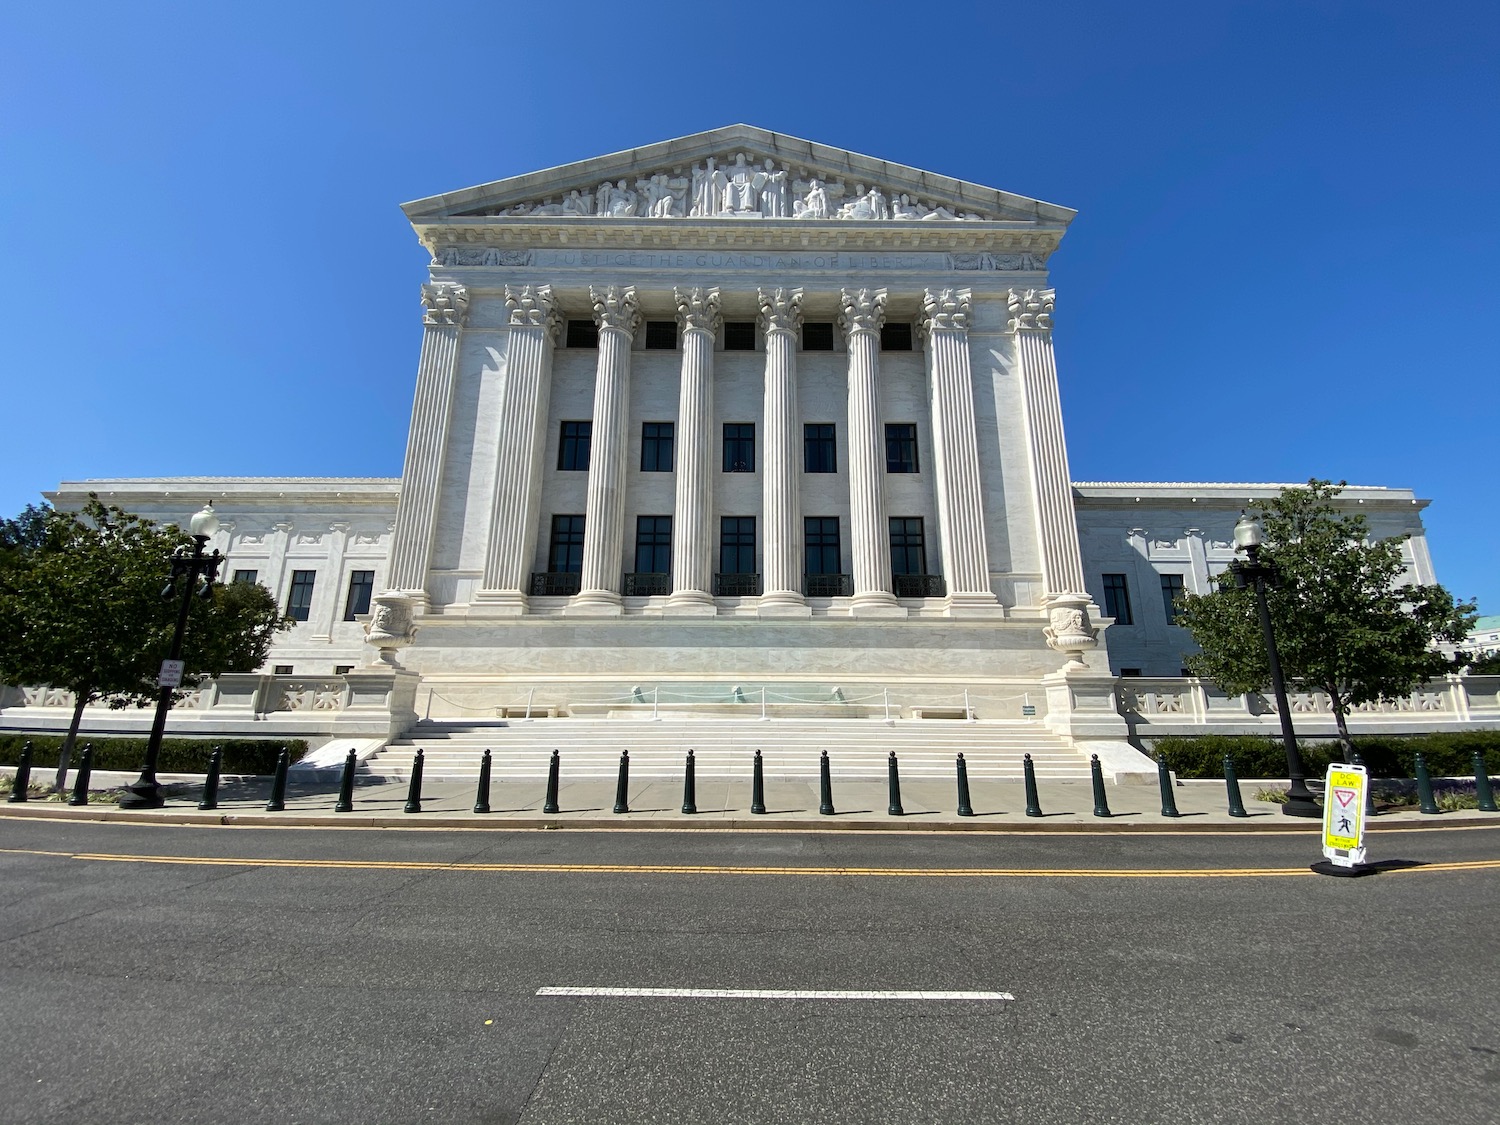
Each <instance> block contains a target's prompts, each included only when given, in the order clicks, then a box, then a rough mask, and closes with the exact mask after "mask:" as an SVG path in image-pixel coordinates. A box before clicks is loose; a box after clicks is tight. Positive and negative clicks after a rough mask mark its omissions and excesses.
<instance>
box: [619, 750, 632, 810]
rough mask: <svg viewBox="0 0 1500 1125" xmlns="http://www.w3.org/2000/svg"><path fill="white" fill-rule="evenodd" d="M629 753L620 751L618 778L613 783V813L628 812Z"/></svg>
mask: <svg viewBox="0 0 1500 1125" xmlns="http://www.w3.org/2000/svg"><path fill="white" fill-rule="evenodd" d="M629 798H630V751H629V750H621V751H620V776H619V778H618V779H617V780H616V781H615V812H617V813H628V812H629V811H630V799H629Z"/></svg>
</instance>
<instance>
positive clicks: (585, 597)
mask: <svg viewBox="0 0 1500 1125" xmlns="http://www.w3.org/2000/svg"><path fill="white" fill-rule="evenodd" d="M624 612H625V606H624V603H623V602H622V601H621V599H620V595H619V594H617V593H615V592H614V591H613V590H584V591H582V592H580V593H578V594H576V595H574V597H573V598H572V599H570V600H569V602H568V605H567V608H566V609H564V610H563V616H564V617H619V616H620V615H621V614H623V613H624Z"/></svg>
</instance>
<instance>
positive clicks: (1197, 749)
mask: <svg viewBox="0 0 1500 1125" xmlns="http://www.w3.org/2000/svg"><path fill="white" fill-rule="evenodd" d="M1297 747H1298V749H1299V750H1300V751H1301V752H1302V764H1303V766H1304V768H1305V769H1306V771H1307V776H1308V777H1322V776H1323V774H1324V773H1326V772H1327V770H1328V763H1329V762H1331V761H1342V760H1343V758H1342V757H1341V756H1340V754H1339V748H1338V744H1337V743H1336V742H1331V741H1318V742H1298V743H1297ZM1354 747H1355V750H1356V751H1357V752H1358V754H1359V756H1360V759H1361V760H1362V761H1363V762H1364V763H1365V766H1366V767H1367V768H1368V769H1369V770H1370V773H1371V775H1372V776H1374V777H1411V776H1412V774H1413V773H1414V772H1415V767H1414V765H1413V763H1414V761H1415V759H1416V756H1417V754H1418V753H1420V754H1421V755H1422V757H1423V759H1424V760H1425V761H1426V762H1427V769H1428V772H1430V773H1431V774H1433V776H1435V777H1469V776H1472V775H1473V773H1474V757H1473V756H1474V752H1475V751H1476V750H1477V751H1479V752H1480V753H1482V754H1483V755H1484V763H1485V769H1486V770H1488V771H1489V772H1490V773H1491V774H1495V773H1500V731H1493V730H1480V731H1453V732H1447V731H1445V732H1443V733H1440V734H1422V735H1412V736H1409V737H1396V736H1391V735H1358V736H1356V737H1355V739H1354ZM1154 749H1155V752H1156V753H1158V754H1160V755H1161V756H1162V757H1163V758H1164V759H1166V763H1167V766H1168V768H1170V769H1171V770H1173V771H1174V772H1175V773H1176V774H1177V776H1178V777H1183V778H1195V777H1197V778H1212V777H1223V776H1224V756H1225V755H1226V754H1227V755H1229V758H1230V760H1231V761H1233V762H1234V768H1235V772H1236V773H1238V774H1239V775H1240V776H1241V777H1285V776H1286V751H1285V750H1284V749H1283V748H1282V744H1281V740H1280V739H1278V738H1268V737H1265V736H1262V735H1224V734H1205V735H1198V736H1187V737H1173V738H1159V739H1157V740H1156V743H1155V747H1154Z"/></svg>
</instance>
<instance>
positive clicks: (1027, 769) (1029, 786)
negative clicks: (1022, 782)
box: [1021, 754, 1042, 816]
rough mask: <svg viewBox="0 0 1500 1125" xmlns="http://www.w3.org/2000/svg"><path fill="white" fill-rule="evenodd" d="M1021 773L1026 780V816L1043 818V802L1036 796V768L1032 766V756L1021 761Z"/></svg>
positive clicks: (1027, 756)
mask: <svg viewBox="0 0 1500 1125" xmlns="http://www.w3.org/2000/svg"><path fill="white" fill-rule="evenodd" d="M1021 772H1022V774H1023V775H1024V777H1025V779H1026V815H1027V816H1041V815H1042V802H1041V801H1040V800H1038V799H1037V795H1036V766H1034V765H1032V762H1031V755H1030V754H1027V755H1025V756H1024V757H1023V758H1022V759H1021Z"/></svg>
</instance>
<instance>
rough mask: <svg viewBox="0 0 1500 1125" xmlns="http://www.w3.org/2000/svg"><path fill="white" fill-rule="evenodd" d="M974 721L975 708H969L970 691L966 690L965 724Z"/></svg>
mask: <svg viewBox="0 0 1500 1125" xmlns="http://www.w3.org/2000/svg"><path fill="white" fill-rule="evenodd" d="M973 721H974V708H972V707H970V706H969V689H968V688H964V722H966V723H972V722H973Z"/></svg>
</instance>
